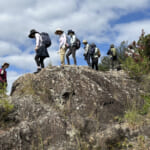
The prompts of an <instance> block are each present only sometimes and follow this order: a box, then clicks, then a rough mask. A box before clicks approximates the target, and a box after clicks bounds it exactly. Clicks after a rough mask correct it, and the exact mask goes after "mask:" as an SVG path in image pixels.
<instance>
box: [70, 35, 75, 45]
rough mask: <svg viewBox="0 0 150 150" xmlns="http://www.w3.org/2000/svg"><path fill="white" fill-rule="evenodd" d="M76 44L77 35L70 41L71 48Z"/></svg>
mask: <svg viewBox="0 0 150 150" xmlns="http://www.w3.org/2000/svg"><path fill="white" fill-rule="evenodd" d="M75 42H76V36H75V35H72V36H71V39H70V44H71V46H73V44H74V43H75Z"/></svg>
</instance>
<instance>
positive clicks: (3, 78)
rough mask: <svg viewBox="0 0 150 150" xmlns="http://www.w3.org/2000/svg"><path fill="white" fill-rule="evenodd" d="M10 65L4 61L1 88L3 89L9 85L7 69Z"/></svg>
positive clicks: (0, 73)
mask: <svg viewBox="0 0 150 150" xmlns="http://www.w3.org/2000/svg"><path fill="white" fill-rule="evenodd" d="M8 67H9V64H8V63H4V64H3V65H2V67H1V69H0V89H3V88H5V87H6V86H7V71H6V69H7V68H8Z"/></svg>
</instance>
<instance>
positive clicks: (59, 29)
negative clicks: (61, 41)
mask: <svg viewBox="0 0 150 150" xmlns="http://www.w3.org/2000/svg"><path fill="white" fill-rule="evenodd" d="M58 32H61V33H63V32H64V31H63V30H62V29H61V28H57V29H56V31H55V34H58Z"/></svg>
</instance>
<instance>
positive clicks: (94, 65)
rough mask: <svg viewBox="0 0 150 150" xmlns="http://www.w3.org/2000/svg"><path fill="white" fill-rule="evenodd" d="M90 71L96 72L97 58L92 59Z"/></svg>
mask: <svg viewBox="0 0 150 150" xmlns="http://www.w3.org/2000/svg"><path fill="white" fill-rule="evenodd" d="M92 69H96V70H98V57H97V58H92Z"/></svg>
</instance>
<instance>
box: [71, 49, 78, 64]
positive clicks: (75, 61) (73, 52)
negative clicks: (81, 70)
mask: <svg viewBox="0 0 150 150" xmlns="http://www.w3.org/2000/svg"><path fill="white" fill-rule="evenodd" d="M72 57H73V60H74V65H77V60H76V47H72Z"/></svg>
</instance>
